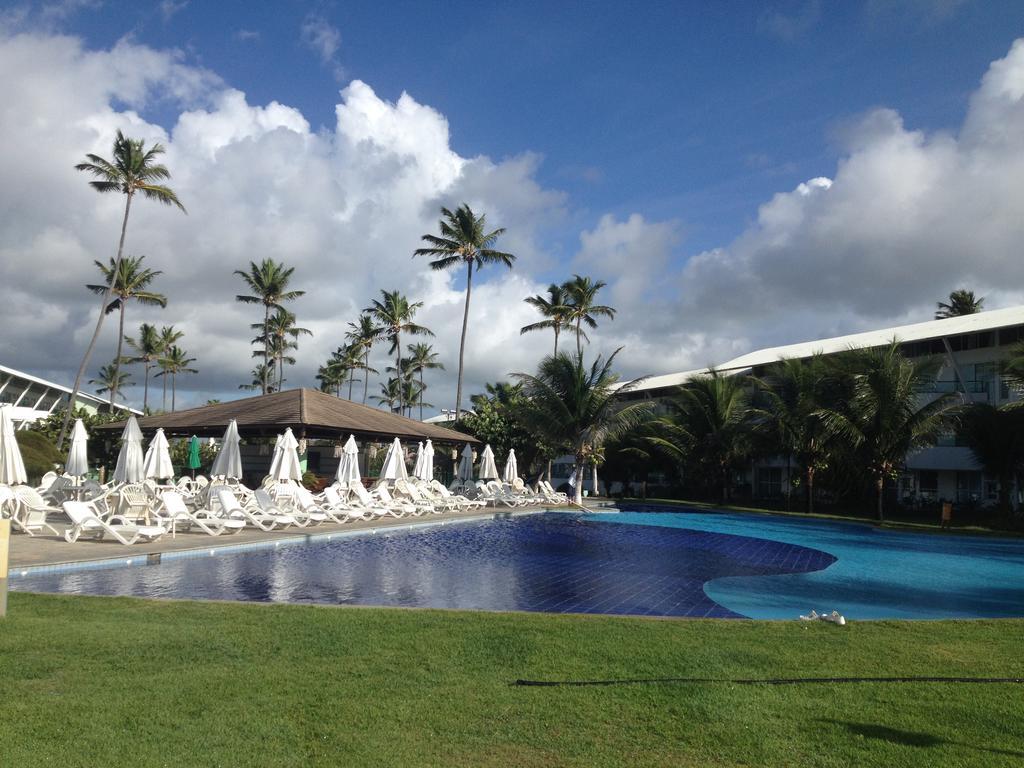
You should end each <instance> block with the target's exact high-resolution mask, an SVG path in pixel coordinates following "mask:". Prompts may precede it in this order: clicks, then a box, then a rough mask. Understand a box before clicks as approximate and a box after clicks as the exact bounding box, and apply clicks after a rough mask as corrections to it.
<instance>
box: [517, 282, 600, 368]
mask: <svg viewBox="0 0 1024 768" xmlns="http://www.w3.org/2000/svg"><path fill="white" fill-rule="evenodd" d="M523 301H525V302H526V303H527V304H530V305H531V306H533V307H535V308H536V309H537V311H538V312H540V314H541V316H542V317H543V318H544V319H543V320H540V321H538V322H536V323H530V324H529V325H524V326H523V327H522V328H520V329H519V333H520V335H522V334H524V333H529V332H530V331H542V330H544V329H546V328H551V329H552V330H554V332H555V351H554V353H553V354H556V355H557V354H558V336H559V334H560V333H561V332H562V328H564V327H565V326H566V325H568V324H569V317H568V313H569V307H567V306H566V296H565V289H564V288H563V286H561V285H556V284H555V283H552V284H551V285H549V286H548V295H547V296H542V295H541V294H539V293H538V294H537V295H536V296H527V297H526V298H525V299H523ZM584 335H585V334H584Z"/></svg>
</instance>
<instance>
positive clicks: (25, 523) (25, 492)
mask: <svg viewBox="0 0 1024 768" xmlns="http://www.w3.org/2000/svg"><path fill="white" fill-rule="evenodd" d="M12 494H13V496H14V500H13V502H9V503H8V504H9V506H10V507H11V513H10V514H11V526H12V527H14V528H17V529H18V530H20V531H23V532H24V533H27V534H28V535H29V536H35V535H36V534H37V533H42V532H43V530H44V529H45V530H48V531H50V532H51V533H53V534H54V535H56V536H60V531H58V530H57V529H56V528H54V527H53V526H52V525H50V524H49V523H48V522H46V518H47V515H50V514H60V511H61V510H60V508H59V507H52V506H50V505H49V504H47V503H46V501H44V500H43V497H42V496H41V495H39V492H38V491H37V490H36V489H35V488H29V487H28V486H27V485H17V486H15V487H14V488H13V489H12Z"/></svg>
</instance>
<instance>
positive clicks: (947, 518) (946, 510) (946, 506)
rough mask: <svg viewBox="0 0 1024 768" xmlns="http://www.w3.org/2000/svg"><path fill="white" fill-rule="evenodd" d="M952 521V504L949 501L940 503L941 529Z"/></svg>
mask: <svg viewBox="0 0 1024 768" xmlns="http://www.w3.org/2000/svg"><path fill="white" fill-rule="evenodd" d="M952 521H953V503H952V502H950V501H944V502H942V527H943V528H946V527H948V526H949V524H950V523H951V522H952Z"/></svg>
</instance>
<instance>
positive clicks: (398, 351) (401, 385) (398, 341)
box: [395, 331, 405, 415]
mask: <svg viewBox="0 0 1024 768" xmlns="http://www.w3.org/2000/svg"><path fill="white" fill-rule="evenodd" d="M395 371H396V375H397V376H398V412H399V413H401V414H402V415H405V403H404V396H405V382H404V381H403V380H402V334H401V333H399V332H398V331H395Z"/></svg>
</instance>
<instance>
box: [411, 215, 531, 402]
mask: <svg viewBox="0 0 1024 768" xmlns="http://www.w3.org/2000/svg"><path fill="white" fill-rule="evenodd" d="M438 227H439V229H440V230H441V235H440V237H438V236H437V235H429V234H427V235H423V237H422V238H420V239H421V240H423V241H424V242H426V243H429V247H427V248H417V249H416V251H415V252H414V253H413V255H414V256H431V257H433V258H434V261H432V262H430V267H431V269H448V268H449V267H456V266H460V265H462V264H465V265H466V306H465V309H464V310H463V312H462V338H461V340H460V341H459V377H458V384H457V385H456V390H455V419H456V421H457V420H458V418H459V414H460V413H461V411H462V372H463V359H464V357H465V354H466V328H467V327H468V326H469V300H470V296H471V295H472V293H473V270H474V268H475V269H477V270H479V269H480V268H481V267H483V266H484V265H485V264H504V265H505V266H506V267H508V268H509V269H511V268H512V262H513V261H515V260H516V257H515V256H513V255H512V254H511V253H503V252H502V251H496V250H494V245H495V243H497V242H498V238H499V237H501V235H503V234H504V233H505V229H504V228H503V227H499V228H498V229H495V230H493V231H491V232H488V231H487V214H483V213H482V214H480V216H477V215H476V214H474V213H473V211H472V209H471V208H470V207H469V206H468V205H467V204H466V203H463V204H462V205H460V206H459V207H458V208H457V209H455V211H450V210H448V209H447V208H442V209H441V220H440V222H438Z"/></svg>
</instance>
